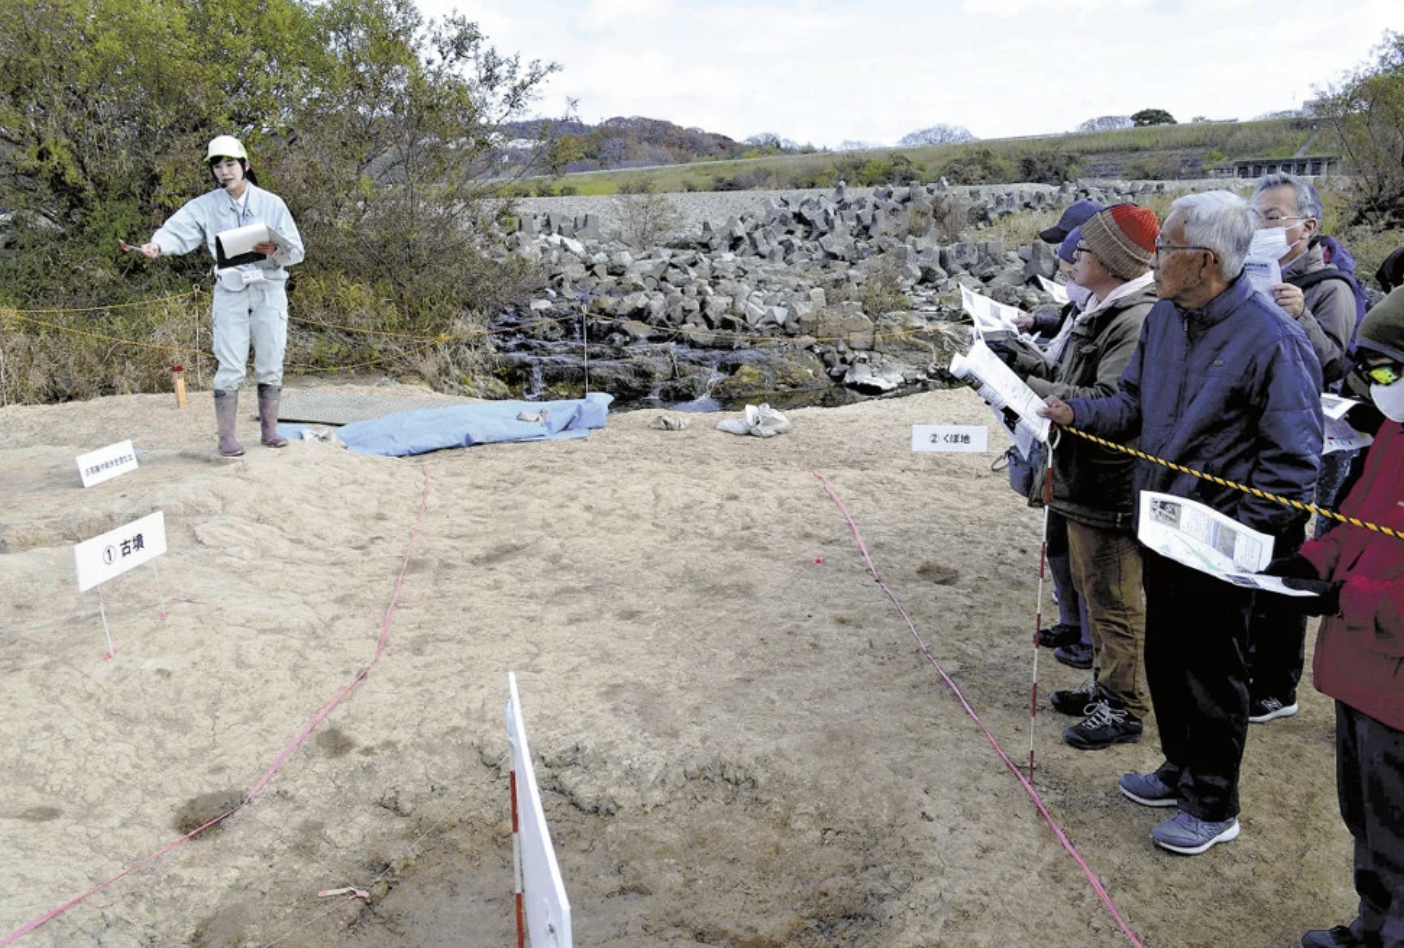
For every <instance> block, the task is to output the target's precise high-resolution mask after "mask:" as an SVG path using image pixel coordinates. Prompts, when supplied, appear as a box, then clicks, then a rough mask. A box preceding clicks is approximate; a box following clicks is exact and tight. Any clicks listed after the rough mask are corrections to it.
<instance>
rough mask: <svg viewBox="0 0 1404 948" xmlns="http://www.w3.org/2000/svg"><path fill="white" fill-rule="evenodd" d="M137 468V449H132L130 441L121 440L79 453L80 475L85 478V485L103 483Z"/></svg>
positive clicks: (90, 485)
mask: <svg viewBox="0 0 1404 948" xmlns="http://www.w3.org/2000/svg"><path fill="white" fill-rule="evenodd" d="M136 469H137V459H136V451H135V450H133V449H132V443H131V442H130V441H119V442H117V443H116V444H109V445H108V446H107V447H105V448H98V449H97V450H96V451H89V452H88V453H87V454H80V455H78V476H80V477H81V478H83V486H84V487H92V486H93V485H94V484H101V483H102V482H103V481H108V480H111V479H112V478H114V477H117V476H118V475H119V474H125V473H127V472H128V471H135V470H136Z"/></svg>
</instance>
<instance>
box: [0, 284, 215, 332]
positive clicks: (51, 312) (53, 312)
mask: <svg viewBox="0 0 1404 948" xmlns="http://www.w3.org/2000/svg"><path fill="white" fill-rule="evenodd" d="M204 292H205V291H204V290H202V289H199V288H196V289H193V290H186V291H185V292H184V293H172V294H171V295H170V296H160V297H157V298H156V299H150V300H132V301H131V302H128V303H112V304H110V305H107V306H74V307H70V308H66V309H64V308H60V309H12V308H9V307H6V308H4V309H3V310H0V311H3V312H4V313H5V314H6V315H8V316H14V317H15V318H17V319H21V320H23V321H25V322H38V320H36V319H28V318H27V317H29V316H63V315H66V314H68V313H106V312H109V311H111V310H117V309H133V308H135V307H137V306H155V305H157V304H158V303H169V302H171V301H172V300H183V299H187V298H189V297H192V296H199V295H201V294H202V293H204ZM41 325H44V324H41Z"/></svg>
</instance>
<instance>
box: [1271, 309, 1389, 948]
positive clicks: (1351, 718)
mask: <svg viewBox="0 0 1404 948" xmlns="http://www.w3.org/2000/svg"><path fill="white" fill-rule="evenodd" d="M1355 360H1356V372H1357V373H1358V374H1359V375H1360V376H1361V377H1362V380H1363V382H1364V384H1365V385H1367V386H1368V387H1369V390H1370V398H1371V400H1372V401H1373V402H1374V404H1375V407H1376V408H1378V409H1379V410H1380V412H1381V413H1382V414H1383V415H1384V416H1385V421H1384V423H1383V424H1382V425H1381V426H1380V429H1379V431H1378V432H1377V433H1376V436H1375V442H1374V444H1372V445H1371V446H1370V448H1369V452H1368V453H1367V454H1366V455H1365V462H1364V466H1363V469H1362V471H1361V473H1360V477H1359V480H1357V481H1356V482H1355V485H1354V486H1353V487H1352V488H1351V489H1350V492H1349V493H1348V494H1347V495H1346V498H1345V501H1344V502H1343V503H1342V504H1341V513H1342V514H1344V515H1346V516H1349V517H1352V518H1354V519H1356V520H1358V521H1361V522H1363V523H1369V524H1373V525H1375V526H1380V527H1385V528H1388V529H1390V530H1393V531H1395V532H1396V533H1404V502H1401V500H1400V498H1401V497H1404V425H1401V422H1404V289H1397V290H1395V291H1394V292H1392V293H1390V295H1389V296H1387V297H1385V299H1384V301H1383V302H1381V303H1379V304H1378V305H1377V306H1376V307H1375V308H1374V309H1372V310H1370V312H1369V314H1367V315H1366V317H1365V321H1364V322H1362V323H1361V324H1360V334H1359V339H1358V340H1357V342H1356V355H1355ZM1264 572H1265V573H1268V574H1270V575H1275V576H1283V577H1286V578H1285V579H1284V580H1283V581H1284V582H1285V583H1286V584H1287V585H1288V586H1292V587H1295V588H1297V589H1302V590H1307V591H1310V592H1314V593H1316V596H1315V597H1313V598H1307V599H1299V598H1296V597H1291V598H1289V597H1286V596H1279V597H1274V598H1279V599H1281V600H1283V601H1284V602H1286V603H1288V604H1290V605H1293V606H1295V607H1296V608H1298V609H1301V610H1302V611H1304V612H1307V613H1310V614H1311V615H1324V616H1325V617H1326V618H1325V621H1323V622H1322V623H1321V629H1320V631H1319V632H1318V633H1317V635H1316V658H1315V660H1314V663H1313V666H1312V672H1313V681H1314V683H1315V685H1316V689H1317V690H1318V691H1320V692H1322V693H1323V694H1326V695H1328V696H1329V697H1331V698H1334V699H1335V702H1336V791H1337V793H1336V795H1337V797H1338V799H1339V803H1340V808H1341V818H1342V819H1343V820H1344V821H1345V824H1346V828H1347V829H1349V830H1350V834H1351V836H1353V837H1354V838H1355V867H1354V868H1355V873H1354V876H1355V890H1356V892H1357V894H1358V895H1359V896H1360V904H1359V909H1358V914H1357V916H1356V918H1355V920H1354V921H1352V922H1351V923H1350V924H1348V925H1338V926H1336V927H1335V928H1330V929H1317V930H1315V931H1309V932H1307V933H1306V934H1305V935H1303V936H1302V945H1303V948H1400V946H1404V811H1401V809H1400V801H1401V800H1404V540H1400V539H1399V538H1397V537H1392V536H1389V535H1387V534H1384V533H1377V532H1375V531H1372V530H1370V529H1368V528H1366V527H1363V526H1356V525H1355V524H1354V523H1337V524H1336V525H1335V526H1334V527H1332V528H1331V529H1330V530H1328V531H1326V533H1325V534H1323V535H1322V536H1321V537H1320V538H1319V539H1316V540H1310V541H1308V542H1307V543H1306V545H1305V546H1303V547H1302V548H1301V550H1300V552H1297V553H1294V554H1292V555H1291V556H1287V557H1282V558H1279V559H1276V560H1274V561H1273V562H1272V563H1271V564H1269V565H1268V568H1267V569H1266V570H1264ZM1260 595H1266V593H1260Z"/></svg>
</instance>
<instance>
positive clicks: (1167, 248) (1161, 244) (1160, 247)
mask: <svg viewBox="0 0 1404 948" xmlns="http://www.w3.org/2000/svg"><path fill="white" fill-rule="evenodd" d="M1176 250H1207V251H1209V252H1210V253H1217V251H1215V250H1214V248H1213V247H1203V246H1200V245H1199V244H1167V243H1166V242H1165V241H1163V240H1161V239H1160V238H1159V237H1157V238H1156V239H1155V252H1156V253H1158V254H1161V253H1171V252H1173V251H1176Z"/></svg>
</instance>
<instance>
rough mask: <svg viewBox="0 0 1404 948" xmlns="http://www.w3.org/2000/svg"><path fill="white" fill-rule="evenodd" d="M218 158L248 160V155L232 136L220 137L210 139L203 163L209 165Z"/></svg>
mask: <svg viewBox="0 0 1404 948" xmlns="http://www.w3.org/2000/svg"><path fill="white" fill-rule="evenodd" d="M220 158H242V159H244V160H245V161H248V160H249V153H248V152H246V151H244V146H243V144H242V143H241V142H240V141H239V139H237V138H235V137H234V136H233V135H220V136H219V137H217V138H214V139H211V141H210V149H209V152H208V153H207V154H206V155H205V163H206V164H209V163H210V162H212V161H216V160H218V159H220Z"/></svg>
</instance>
